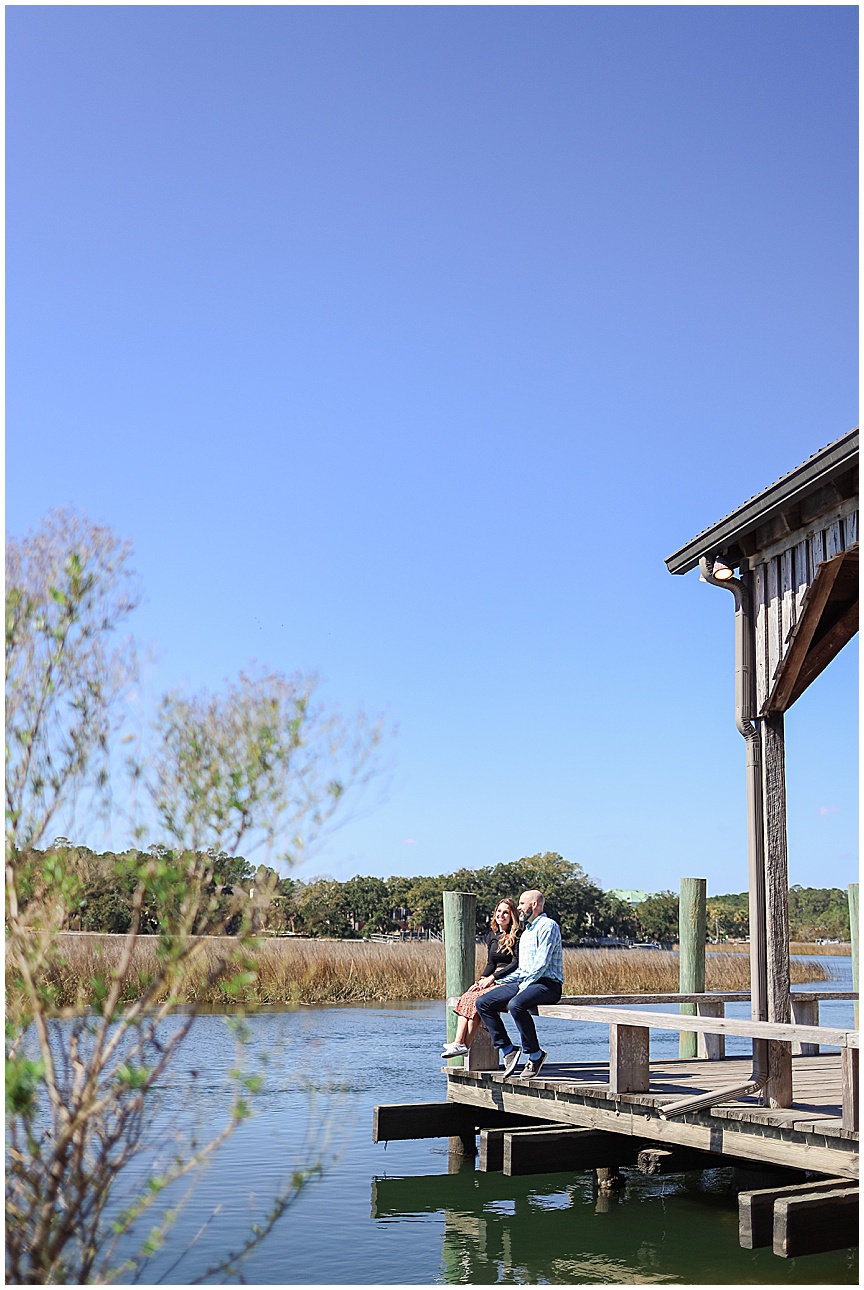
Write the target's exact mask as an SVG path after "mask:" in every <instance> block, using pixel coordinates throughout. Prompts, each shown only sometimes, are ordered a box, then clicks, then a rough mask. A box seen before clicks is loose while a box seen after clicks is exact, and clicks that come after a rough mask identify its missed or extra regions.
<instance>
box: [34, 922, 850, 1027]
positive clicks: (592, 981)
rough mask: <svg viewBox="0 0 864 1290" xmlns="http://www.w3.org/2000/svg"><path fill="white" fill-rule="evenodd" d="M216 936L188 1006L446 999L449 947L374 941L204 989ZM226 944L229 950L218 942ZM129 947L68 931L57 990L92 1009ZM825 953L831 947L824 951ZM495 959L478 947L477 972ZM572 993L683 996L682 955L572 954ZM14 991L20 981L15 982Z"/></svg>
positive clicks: (293, 944) (725, 970) (194, 978)
mask: <svg viewBox="0 0 864 1290" xmlns="http://www.w3.org/2000/svg"><path fill="white" fill-rule="evenodd" d="M225 939H227V938H216V937H213V938H210V939H209V940H208V941H207V942H206V943H205V944H204V945H203V947H202V953H201V954H200V957H199V961H198V963H197V966H196V967H195V968H194V970H193V971H192V972H191V973H190V976H189V979H188V983H187V991H186V994H185V996H184V999H183V1002H186V1003H198V1004H211V1005H219V1004H232V1003H244V1004H250V1005H254V1004H285V1003H289V1004H290V1003H305V1004H310V1003H311V1004H319V1003H354V1002H357V1003H390V1002H393V1003H395V1002H404V1001H412V1000H431V999H442V998H443V997H444V947H443V945H441V944H438V943H435V942H427V941H423V942H414V943H400V942H394V943H392V944H377V943H368V942H364V941H323V940H300V939H294V938H290V939H287V938H286V939H281V938H280V939H267V940H261V941H259V942H257V943H256V944H255V946H254V947H253V949H252V950H251V957H252V959H253V962H254V967H255V971H256V977H255V980H254V981H252V982H250V983H249V984H248V985H246V986H245V987H244V988H243V989H242V990H241V991H240V992H239V993H238V992H237V991H236V989H234V990H229V988H228V987H229V980H230V977H231V976H232V975H234V971H233V970H232V972H226V974H225V979H224V980H221V981H217V982H216V984H215V985H211V986H209V987H206V988H204V986H203V983H204V982H205V980H206V978H207V974H208V970H209V968H210V967H211V960H212V959H213V958H215V956H216V954H217V953H218V951H219V950H220V949H221V950H222V952H223V953H224V940H225ZM219 940H222V941H223V944H222V945H221V946H220V945H219V944H218V941H219ZM123 945H124V937H122V936H101V935H81V934H78V933H75V932H67V933H63V934H62V935H61V936H60V937H58V949H59V951H60V953H59V954H58V955H57V958H56V959H55V961H54V963H53V965H52V967H51V970H50V976H49V980H48V981H46V984H49V985H50V986H51V987H52V988H53V991H54V992H55V998H56V1001H57V1004H58V1005H59V1006H61V1007H67V1008H82V1007H86V1006H88V1005H89V1004H90V1003H91V1002H92V998H91V990H90V981H91V980H92V979H93V978H94V977H97V976H98V975H99V974H104V973H105V972H106V971H107V972H110V971H111V970H112V969H115V968H116V966H117V964H118V963H119V961H120V956H121V952H122V949H123ZM157 946H158V941H157V938H156V937H141V939H140V940H139V941H138V944H137V946H136V949H135V955H134V959H133V962H132V966H131V970H130V972H129V974H128V983H127V988H126V990H125V991H124V1000H123V1001H124V1002H126V1003H130V1002H132V1000H133V999H135V998H136V997H137V996H138V995H140V994H141V993H142V991H143V990H144V988H145V986H146V984H147V983H148V981H149V980H150V979H151V977H152V975H154V974H155V970H156V950H157ZM820 948H821V947H820ZM484 961H485V952H484V951H483V949H482V948H481V947H479V946H478V953H477V971H478V974H479V971H480V969H481V967H482V966H483V963H484ZM564 972H565V978H566V979H565V983H564V992H565V994H638V993H646V994H647V993H661V992H670V993H671V992H674V991H676V990H677V989H678V956H677V954H674V953H665V952H662V951H658V950H651V951H639V950H565V951H564ZM706 973H707V982H706V984H707V988H708V989H709V990H746V989H748V988H749V976H750V965H749V960H748V959H747V957H746V956H745V955H742V954H729V955H727V954H717V955H713V954H712V955H711V956H709V958H708V960H707V965H706ZM832 979H833V976H832V973H831V972H830V971H829V970H828V969H826V967H825V966H824V965H822V964H820V963H816V962H813V961H810V962H806V961H801V960H793V963H792V980H793V982H794V983H795V984H802V983H805V982H810V981H830V980H832ZM9 987H10V991H12V992H14V983H13V982H9Z"/></svg>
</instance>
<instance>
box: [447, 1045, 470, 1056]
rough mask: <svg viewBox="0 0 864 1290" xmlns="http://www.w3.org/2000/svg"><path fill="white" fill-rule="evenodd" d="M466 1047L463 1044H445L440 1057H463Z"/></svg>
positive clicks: (466, 1050)
mask: <svg viewBox="0 0 864 1290" xmlns="http://www.w3.org/2000/svg"><path fill="white" fill-rule="evenodd" d="M467 1052H468V1049H467V1048H466V1046H465V1045H464V1044H445V1045H444V1048H443V1049H442V1051H441V1056H442V1057H464V1056H465V1054H466V1053H467Z"/></svg>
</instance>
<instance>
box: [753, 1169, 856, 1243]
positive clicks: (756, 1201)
mask: <svg viewBox="0 0 864 1290" xmlns="http://www.w3.org/2000/svg"><path fill="white" fill-rule="evenodd" d="M848 1187H849V1179H848V1178H829V1179H826V1180H825V1181H824V1182H807V1183H800V1184H798V1185H797V1186H795V1187H765V1188H760V1189H759V1190H758V1191H740V1192H739V1193H738V1244H739V1245H740V1246H741V1247H742V1249H745V1250H758V1249H762V1248H763V1247H764V1246H766V1245H770V1244H771V1242H772V1240H773V1239H774V1202H775V1201H777V1200H782V1199H785V1198H786V1197H791V1196H802V1195H803V1196H812V1195H814V1194H819V1193H826V1192H835V1191H845V1190H846V1189H847V1188H848Z"/></svg>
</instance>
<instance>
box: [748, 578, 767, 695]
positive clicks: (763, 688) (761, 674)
mask: <svg viewBox="0 0 864 1290" xmlns="http://www.w3.org/2000/svg"><path fill="white" fill-rule="evenodd" d="M767 582H768V572H767V568H766V566H765V565H764V564H757V565H756V568H755V569H754V570H753V577H752V581H751V587H752V593H751V594H752V597H753V605H752V610H753V624H754V650H755V654H756V710H757V712H758V711H760V710H761V708H762V704H763V703H764V702H765V700H766V698H767V697H768V690H769V688H770V687H769V684H768V609H767V604H766V601H767Z"/></svg>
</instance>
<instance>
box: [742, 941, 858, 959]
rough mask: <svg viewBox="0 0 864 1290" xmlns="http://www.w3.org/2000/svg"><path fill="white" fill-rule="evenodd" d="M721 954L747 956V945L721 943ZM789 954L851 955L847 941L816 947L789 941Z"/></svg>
mask: <svg viewBox="0 0 864 1290" xmlns="http://www.w3.org/2000/svg"><path fill="white" fill-rule="evenodd" d="M721 953H723V954H749V953H750V946H749V945H746V944H744V945H733V944H730V943H728V942H725V941H724V943H723V949H722V951H721ZM789 953H790V954H820V955H822V954H824V955H830V956H833V957H837V956H838V955H839V956H844V957H846V958H848V957H849V955H850V954H851V953H852V946H851V945H850V944H849V942H848V941H838V943H837V944H836V945H816V944H815V943H814V942H813V941H790V942H789Z"/></svg>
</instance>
